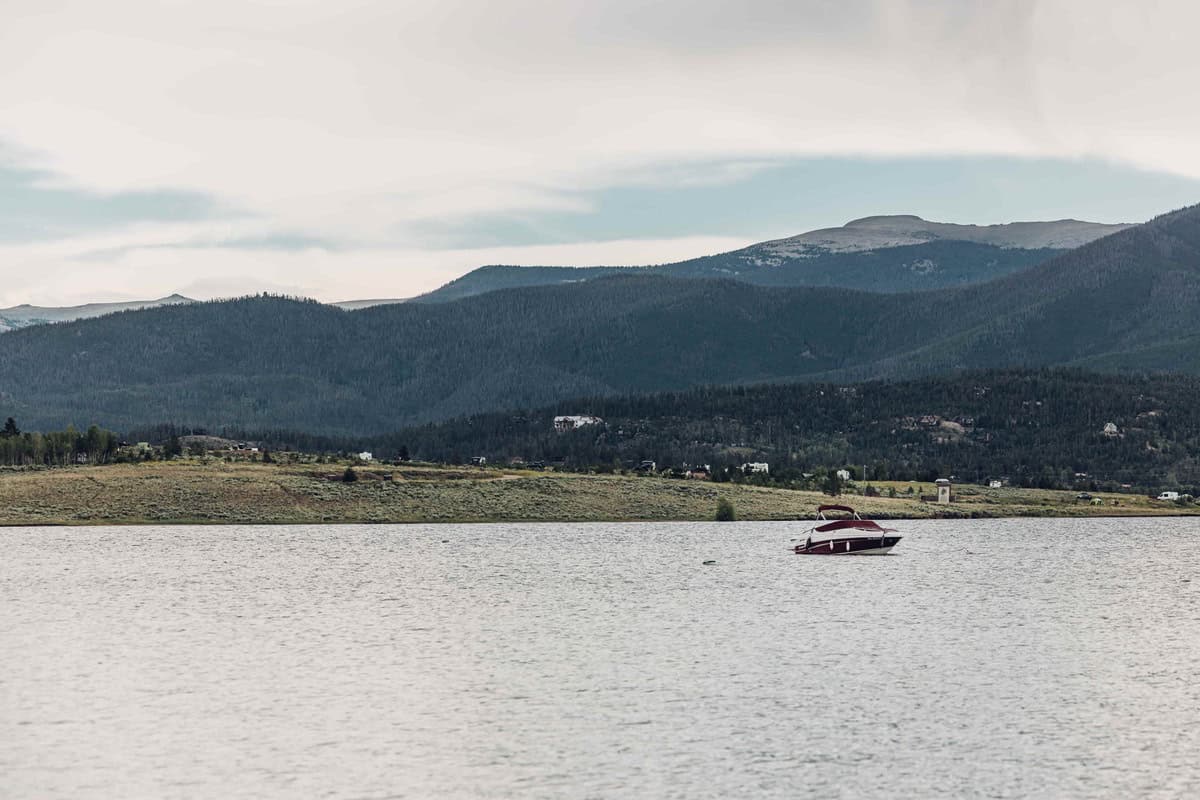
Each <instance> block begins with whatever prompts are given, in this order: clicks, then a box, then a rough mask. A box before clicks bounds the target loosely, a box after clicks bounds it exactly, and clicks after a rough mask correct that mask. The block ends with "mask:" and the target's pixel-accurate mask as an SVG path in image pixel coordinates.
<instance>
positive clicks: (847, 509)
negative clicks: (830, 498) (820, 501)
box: [817, 506, 854, 514]
mask: <svg viewBox="0 0 1200 800" xmlns="http://www.w3.org/2000/svg"><path fill="white" fill-rule="evenodd" d="M826 511H845V512H846V513H847V514H853V513H854V509H853V508H851V507H850V506H817V513H818V514H824V513H825V512H826Z"/></svg>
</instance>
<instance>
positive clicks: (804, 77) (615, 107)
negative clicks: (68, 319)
mask: <svg viewBox="0 0 1200 800" xmlns="http://www.w3.org/2000/svg"><path fill="white" fill-rule="evenodd" d="M1197 23H1200V9H1198V8H1197V7H1196V6H1194V5H1193V4H1190V3H1184V2H1162V3H1156V4H1152V5H1138V6H1136V7H1135V6H1134V5H1133V4H1128V5H1126V4H1107V3H1103V4H1098V3H1094V2H1087V3H1085V2H1082V0H1043V1H1042V2H1033V0H1014V1H1013V2H1006V3H994V2H985V1H984V0H974V1H971V0H941V1H939V0H874V1H873V2H871V1H868V0H841V1H839V2H833V0H820V1H819V2H818V1H810V2H797V1H795V0H793V1H791V2H785V1H784V0H761V1H760V2H743V3H729V2H721V1H719V0H690V1H689V2H682V0H664V1H663V2H656V3H644V2H630V1H628V0H626V1H624V2H622V1H619V0H613V1H611V2H604V3H597V2H592V1H591V0H586V1H585V0H559V2H555V3H545V2H534V0H511V1H510V2H506V3H488V2H483V0H439V1H438V2H415V1H414V0H408V1H401V2H394V1H393V0H354V2H344V3H331V2H327V1H325V0H321V1H317V0H308V1H307V2H281V1H280V0H236V2H235V1H234V0H209V2H206V3H190V2H181V1H179V0H174V1H167V2H164V1H163V0H114V1H113V2H110V3H94V2H86V1H83V2H80V1H76V0H53V1H51V0H47V2H43V3H38V4H34V5H30V6H28V7H27V8H25V9H22V10H21V11H20V12H13V11H12V10H10V11H9V13H7V14H6V15H5V25H4V32H3V33H2V34H0V37H3V38H2V39H0V44H2V46H0V141H3V142H7V143H9V144H10V145H11V146H12V147H13V148H14V149H15V151H16V152H19V153H20V157H19V159H18V162H19V165H20V166H21V168H22V169H25V170H37V171H39V172H40V174H41V175H42V176H43V177H44V180H49V178H47V177H45V176H53V180H54V184H53V188H55V189H57V190H60V191H76V192H81V193H87V194H90V195H92V196H102V197H127V198H128V197H137V198H142V199H143V200H145V199H147V198H149V199H153V198H155V197H171V196H174V197H189V198H203V199H204V201H205V202H208V203H211V204H212V206H213V207H216V208H221V209H236V210H237V212H238V213H239V214H244V215H245V217H246V218H247V219H252V220H255V221H256V224H258V225H259V226H260V227H261V228H262V230H260V231H259V232H258V234H257V235H259V236H260V237H266V238H267V239H270V238H271V237H279V238H283V239H287V238H289V237H298V238H303V239H306V240H315V241H321V242H329V243H333V244H336V246H337V247H340V248H342V249H345V250H362V251H371V252H374V251H379V252H384V251H387V250H389V249H390V250H394V251H395V252H396V253H411V252H416V251H420V250H421V249H422V248H426V249H430V250H431V252H432V251H435V250H436V249H437V248H438V247H440V246H441V243H440V242H439V241H438V239H437V235H436V231H437V229H438V227H439V226H440V225H443V224H444V223H445V222H446V221H447V220H454V219H470V218H472V217H479V216H486V215H489V214H502V215H512V214H529V215H536V214H541V213H549V214H559V213H567V214H588V213H592V212H593V211H594V201H593V199H592V197H591V194H590V193H593V192H597V191H603V190H605V189H610V188H612V187H614V186H625V185H637V184H639V183H654V182H656V181H658V182H663V181H665V182H672V183H677V184H679V185H682V184H684V183H685V182H687V181H697V180H699V181H703V180H705V179H707V180H710V181H711V180H717V181H720V180H726V181H735V180H739V179H741V178H742V177H744V176H745V174H750V173H752V172H754V171H755V170H759V169H762V168H765V165H767V166H769V165H772V164H776V163H779V162H783V161H787V160H789V159H796V158H806V157H825V156H858V157H867V158H890V157H903V158H916V157H923V156H996V155H1000V156H1010V157H1023V158H1063V159H1084V158H1093V159H1099V160H1108V161H1115V162H1121V163H1125V164H1129V165H1133V166H1136V167H1139V168H1143V169H1148V170H1157V171H1162V172H1168V173H1173V174H1177V175H1182V176H1191V177H1200V149H1197V148H1196V147H1195V146H1194V142H1195V141H1197V140H1200V106H1197V105H1196V104H1193V103H1188V102H1184V101H1183V100H1185V99H1186V98H1188V97H1190V96H1191V93H1192V86H1193V85H1194V81H1195V78H1196V71H1197V68H1196V66H1195V63H1194V57H1193V55H1192V49H1193V48H1192V43H1191V41H1190V38H1191V37H1190V32H1191V31H1193V30H1195V29H1196V27H1197ZM713 165H725V166H721V167H719V168H717V167H714V166H713ZM10 166H11V165H10ZM722 171H724V177H722ZM739 171H741V172H739ZM874 210H875V209H872V208H870V207H869V202H867V201H864V207H863V209H862V213H871V212H873V211H874ZM126 214H127V216H128V217H129V218H130V220H131V221H135V222H137V223H139V224H140V223H145V222H146V221H147V219H150V218H151V217H147V216H146V215H144V214H143V215H141V216H139V214H138V211H137V209H135V208H130V209H127V211H126ZM135 227H136V226H135ZM219 228H220V224H218V225H217V226H216V227H213V226H211V225H200V224H199V223H198V224H197V227H196V229H194V230H193V231H192V235H196V236H201V238H203V235H204V234H203V233H202V231H209V234H210V235H215V234H213V232H214V231H217V232H218V233H219ZM666 233H667V232H664V236H663V237H660V238H667V237H666ZM134 239H136V236H135V237H133V238H131V242H132V241H134ZM160 255H161V253H160ZM259 255H260V256H261V255H262V254H259ZM679 255H680V256H682V255H685V253H680V254H679ZM256 263H257V262H256ZM180 268H182V266H181V267H180ZM164 269H165V267H164ZM202 274H203V273H202ZM265 279H266V276H265V275H264V280H265ZM392 279H393V281H394V275H393V278H392ZM413 285H414V286H415V285H417V284H416V283H415V282H414V284H413Z"/></svg>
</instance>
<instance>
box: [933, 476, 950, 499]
mask: <svg viewBox="0 0 1200 800" xmlns="http://www.w3.org/2000/svg"><path fill="white" fill-rule="evenodd" d="M933 485H934V486H936V487H937V502H939V503H941V504H942V505H946V506H948V505H950V501H951V499H952V498H951V492H950V481H949V480H947V479H946V478H938V479H937V480H936V481H934V482H933Z"/></svg>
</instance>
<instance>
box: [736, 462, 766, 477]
mask: <svg viewBox="0 0 1200 800" xmlns="http://www.w3.org/2000/svg"><path fill="white" fill-rule="evenodd" d="M742 472H744V473H746V474H750V473H754V472H757V473H760V474H762V475H767V474H769V473H770V472H771V465H770V464H768V463H767V462H766V461H749V462H747V463H745V464H742Z"/></svg>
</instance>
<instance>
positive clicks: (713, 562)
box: [704, 559, 717, 565]
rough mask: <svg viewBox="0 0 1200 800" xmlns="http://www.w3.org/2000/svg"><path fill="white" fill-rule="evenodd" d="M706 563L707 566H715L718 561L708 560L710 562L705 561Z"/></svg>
mask: <svg viewBox="0 0 1200 800" xmlns="http://www.w3.org/2000/svg"><path fill="white" fill-rule="evenodd" d="M704 563H705V564H706V565H707V564H715V563H717V562H716V560H715V559H710V560H708V561H705V562H704Z"/></svg>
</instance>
